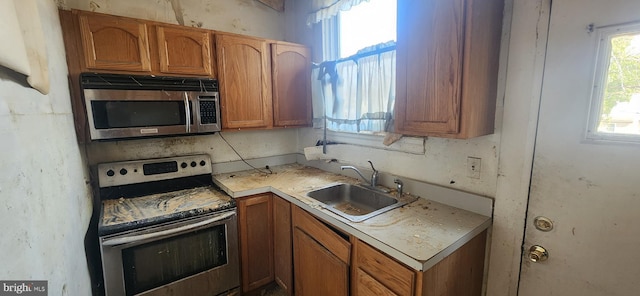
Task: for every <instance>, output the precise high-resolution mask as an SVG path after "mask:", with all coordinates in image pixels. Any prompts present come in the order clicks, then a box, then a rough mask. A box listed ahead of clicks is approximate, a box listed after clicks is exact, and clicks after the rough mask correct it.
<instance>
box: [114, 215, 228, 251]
mask: <svg viewBox="0 0 640 296" xmlns="http://www.w3.org/2000/svg"><path fill="white" fill-rule="evenodd" d="M235 214H236V213H235V212H226V213H224V214H221V215H218V216H215V217H213V218H211V219H207V220H204V221H200V222H197V223H193V224H189V225H184V226H181V227H177V228H171V229H167V230H163V231H158V232H153V233H146V234H140V235H132V236H124V237H118V238H114V239H108V240H104V241H103V242H102V245H104V246H110V247H113V246H118V245H124V244H129V243H137V242H143V241H147V240H152V239H156V238H160V237H164V236H168V235H172V234H176V233H180V232H185V231H189V230H192V229H196V228H200V227H203V226H206V225H208V224H211V223H214V222H218V221H222V220H225V219H228V218H229V217H231V216H233V215H235Z"/></svg>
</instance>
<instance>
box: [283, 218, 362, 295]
mask: <svg viewBox="0 0 640 296" xmlns="http://www.w3.org/2000/svg"><path fill="white" fill-rule="evenodd" d="M291 212H292V216H293V258H294V260H293V262H294V265H293V266H294V274H295V294H296V295H336V296H339V295H348V294H349V262H350V249H351V244H349V242H348V241H346V239H345V238H342V237H341V236H340V235H338V234H337V233H336V232H334V230H332V229H331V228H329V227H328V226H326V225H325V224H323V223H322V222H320V221H319V220H317V219H316V218H314V217H313V216H311V215H310V214H308V213H307V212H305V211H304V210H302V209H300V208H298V207H295V206H294V207H292V209H291Z"/></svg>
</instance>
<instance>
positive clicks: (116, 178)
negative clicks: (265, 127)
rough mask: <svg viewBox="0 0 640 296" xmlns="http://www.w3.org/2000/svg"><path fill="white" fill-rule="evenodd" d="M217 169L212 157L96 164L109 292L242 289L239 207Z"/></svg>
mask: <svg viewBox="0 0 640 296" xmlns="http://www.w3.org/2000/svg"><path fill="white" fill-rule="evenodd" d="M211 172H212V169H211V160H210V158H209V156H208V155H190V156H179V157H170V158H161V159H147V160H136V161H125V162H114V163H103V164H99V165H98V167H97V176H98V183H99V196H100V204H101V209H100V214H99V218H98V221H97V229H98V240H99V248H100V255H101V258H102V260H101V262H102V274H103V280H104V281H103V283H104V291H105V294H106V295H107V296H115V295H118V296H120V295H145V296H148V295H231V294H233V295H235V294H236V293H237V291H238V287H239V285H240V270H239V264H238V238H237V217H236V206H235V202H234V200H233V199H232V198H230V197H229V196H228V195H226V194H225V193H224V192H222V191H220V190H219V189H217V188H216V187H215V185H214V184H213V182H212V179H211V178H212V177H211Z"/></svg>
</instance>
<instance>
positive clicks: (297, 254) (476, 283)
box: [238, 193, 487, 296]
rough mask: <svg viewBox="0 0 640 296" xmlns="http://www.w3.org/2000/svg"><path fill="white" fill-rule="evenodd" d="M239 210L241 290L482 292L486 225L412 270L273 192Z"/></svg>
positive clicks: (424, 295)
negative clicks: (276, 287)
mask: <svg viewBox="0 0 640 296" xmlns="http://www.w3.org/2000/svg"><path fill="white" fill-rule="evenodd" d="M238 217H239V227H238V229H239V231H240V236H239V237H240V249H241V252H240V254H241V266H242V290H243V292H244V293H245V294H249V295H252V293H247V292H253V293H255V292H256V289H258V288H261V287H263V286H265V285H267V284H270V283H273V282H275V283H277V284H278V285H279V286H280V287H282V289H284V290H285V291H286V293H287V294H289V295H292V294H295V295H300V296H306V295H332V296H333V295H335V296H340V295H354V296H365V295H415V296H436V295H437V296H477V295H481V294H482V279H483V272H484V257H485V244H486V236H487V232H486V231H483V232H482V233H480V234H478V235H476V236H475V237H474V238H473V239H471V240H470V241H469V242H467V243H466V244H464V245H463V246H462V247H460V248H459V249H457V250H456V251H455V252H453V253H452V254H451V255H449V256H447V257H445V258H444V259H443V260H441V261H440V262H439V263H438V264H436V265H435V266H433V267H431V268H430V269H428V270H426V271H415V270H414V269H412V268H410V267H407V266H405V265H404V264H402V263H400V262H398V261H396V260H395V259H393V258H391V257H389V256H387V255H386V254H385V253H383V252H381V251H379V250H377V249H376V248H374V247H372V246H371V245H369V244H367V243H365V242H363V241H361V240H359V239H358V238H356V237H354V236H350V235H348V234H346V233H343V232H342V231H340V230H338V229H336V228H335V227H333V226H331V225H330V224H328V223H326V222H324V221H322V220H320V219H318V218H316V217H315V216H313V215H311V214H310V213H308V212H307V211H305V210H303V209H301V208H299V207H297V206H295V205H292V204H291V203H289V202H288V201H286V200H284V199H283V198H281V197H278V196H277V195H273V194H271V193H267V194H259V195H254V196H250V197H245V198H241V199H239V200H238ZM294 291H295V293H294Z"/></svg>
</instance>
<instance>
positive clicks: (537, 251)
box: [529, 245, 549, 263]
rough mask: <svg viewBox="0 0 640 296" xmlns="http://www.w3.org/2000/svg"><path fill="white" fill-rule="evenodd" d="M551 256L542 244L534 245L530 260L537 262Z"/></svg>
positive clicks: (530, 251) (530, 252)
mask: <svg viewBox="0 0 640 296" xmlns="http://www.w3.org/2000/svg"><path fill="white" fill-rule="evenodd" d="M548 258H549V253H548V252H547V250H546V249H545V248H543V247H541V246H538V245H534V246H531V248H530V249H529V260H531V262H534V263H537V262H542V261H545V260H547V259H548Z"/></svg>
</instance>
